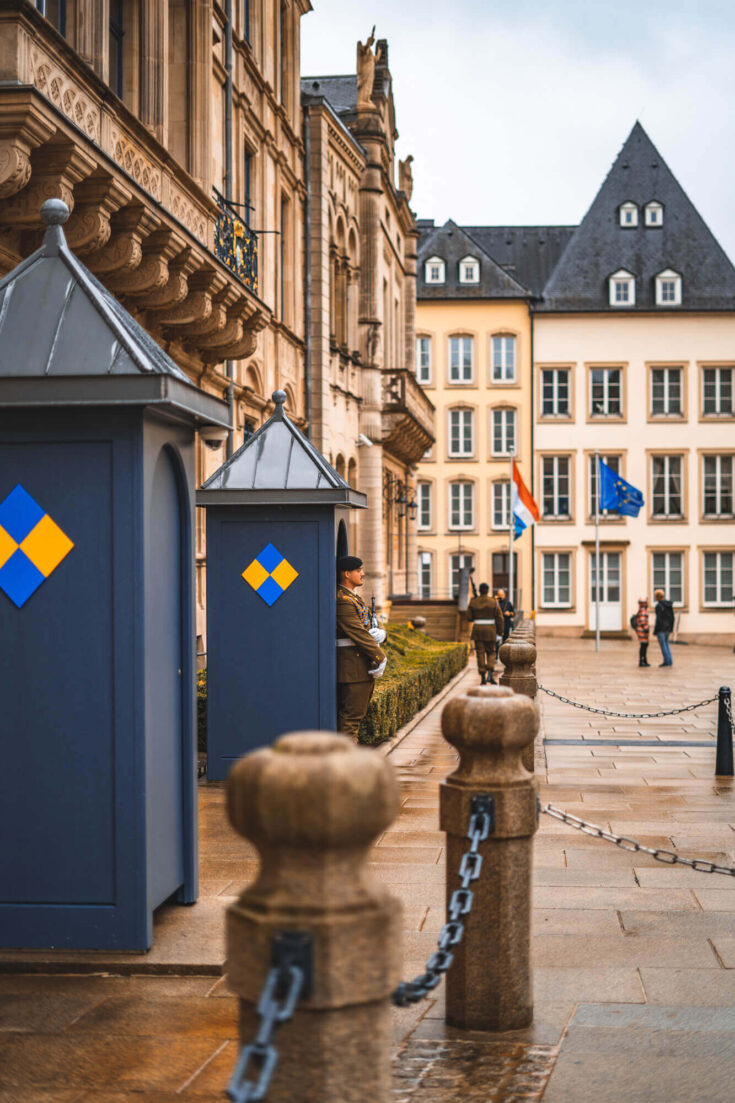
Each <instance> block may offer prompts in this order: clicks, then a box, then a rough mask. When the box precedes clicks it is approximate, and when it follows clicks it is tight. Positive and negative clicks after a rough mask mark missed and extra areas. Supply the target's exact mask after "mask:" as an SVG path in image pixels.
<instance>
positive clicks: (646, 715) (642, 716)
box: [538, 683, 732, 725]
mask: <svg viewBox="0 0 735 1103" xmlns="http://www.w3.org/2000/svg"><path fill="white" fill-rule="evenodd" d="M538 688H539V689H540V690H541V691H542V692H543V693H547V694H548V695H549V697H556V699H557V701H563V702H564V704H565V705H572V706H573V707H574V708H575V709H584V710H585V712H596V713H597V714H598V715H599V716H619V717H621V718H622V719H624V720H648V719H651V718H652V717H655V716H677V715H678V714H679V713H680V712H693V711H694V709H701V708H702V707H703V706H704V705H711V704H712V702H713V701H716V700H717V697H718V695H717V694H715V696H714V697H707V699H706V700H704V701H698V702H697V704H696V705H682V707H681V708H679V709H665V710H663V711H661V712H613V711H612V710H611V709H598V708H595V706H594V705H583V704H582V702H581V701H573V700H572V699H571V697H563V696H562V695H561V693H555V692H554V690H553V689H547V688H546V686H542V685H541V684H540V683H539V686H538ZM728 704H729V702H728ZM728 715H729V717H730V724H731V725H732V711H731V710H728Z"/></svg>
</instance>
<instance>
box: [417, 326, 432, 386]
mask: <svg viewBox="0 0 735 1103" xmlns="http://www.w3.org/2000/svg"><path fill="white" fill-rule="evenodd" d="M416 379H417V380H418V382H419V383H431V337H417V338H416Z"/></svg>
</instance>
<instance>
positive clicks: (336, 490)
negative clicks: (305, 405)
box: [197, 391, 367, 509]
mask: <svg viewBox="0 0 735 1103" xmlns="http://www.w3.org/2000/svg"><path fill="white" fill-rule="evenodd" d="M273 401H274V403H275V407H276V408H275V411H274V413H273V416H272V417H271V418H270V419H269V420H268V421H267V422H266V423H265V425H263V426H261V428H260V429H258V431H257V433H254V434H253V436H252V437H250V439H249V440H247V441H245V443H244V444H243V445H242V447H241V448H239V449H238V450H237V452H235V454H234V456H232V458H231V459H229V460H228V461H227V463H224V464H223V465H222V467H220V468H218V470H217V471H215V473H214V475H212V476H211V477H210V478H209V479H207V481H206V482H205V483H204V485H203V486H202V489H201V490H200V491H199V492H198V493H197V505H200V506H215V505H217V506H221V505H289V504H290V505H329V504H334V505H347V506H352V507H353V508H356V509H365V507H366V506H367V498H366V497H365V495H364V494H361V493H360V492H359V491H357V490H353V489H352V488H351V487H350V486H349V485H348V483H346V482H345V480H344V479H343V478H342V476H341V475H339V474H338V473H337V472H336V471H335V470H334V468H333V467H332V466H331V464H329V463H327V461H326V460H325V459H324V456H322V454H321V452H319V451H318V450H317V449H316V448H315V447H314V445H313V444H312V443H311V441H310V440H308V439H307V438H306V437H305V436H304V434H303V433H302V432H301V431H300V430H299V429H298V427H297V426H296V425H294V424H293V422H292V421H290V420H289V418H288V416H287V415H286V412H285V410H284V408H283V407H284V403H285V401H286V394H285V392H284V391H274V392H273Z"/></svg>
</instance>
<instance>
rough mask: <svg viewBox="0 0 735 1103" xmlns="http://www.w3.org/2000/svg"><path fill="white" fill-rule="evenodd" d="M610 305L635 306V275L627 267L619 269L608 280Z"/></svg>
mask: <svg viewBox="0 0 735 1103" xmlns="http://www.w3.org/2000/svg"><path fill="white" fill-rule="evenodd" d="M608 283H609V286H610V306H635V276H634V275H633V274H632V273H631V272H628V271H626V269H625V268H620V269H618V271H617V272H615V273H614V274H613V275H612V276H610V279H609V281H608Z"/></svg>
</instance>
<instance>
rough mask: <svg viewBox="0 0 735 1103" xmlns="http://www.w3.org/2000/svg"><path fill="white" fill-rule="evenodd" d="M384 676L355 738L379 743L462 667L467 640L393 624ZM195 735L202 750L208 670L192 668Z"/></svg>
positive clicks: (465, 655) (389, 632) (204, 732)
mask: <svg viewBox="0 0 735 1103" xmlns="http://www.w3.org/2000/svg"><path fill="white" fill-rule="evenodd" d="M383 650H384V651H385V653H386V655H387V656H388V665H387V667H386V670H385V674H384V675H383V677H382V678H380V679H379V680H378V682H377V684H376V686H375V692H374V693H373V697H372V700H371V702H370V705H369V707H368V710H367V714H366V716H365V719H364V720H363V722H362V726H361V728H360V742H361V743H368V744H375V743H384V742H385V740H386V739H390V738H391V736H393V735H395V733H396V732H397V731H398V729H399V728H402V727H403V725H404V724H407V723H408V721H409V720H410V719H411V717H413V716H415V715H416V713H417V712H419V711H420V710H421V709H422V708H423V707H424V705H426V704H428V702H429V701H430V700H431V698H432V697H433V696H434V694H435V693H438V692H439V690H440V689H441V688H442V686H445V685H446V684H447V682H449V681H451V679H452V678H453V677H454V675H455V674H459V672H460V670H462V669H463V667H465V666H466V665H467V654H468V648H467V644H466V643H442V642H441V641H440V640H435V639H432V637H431V636H427V635H425V633H423V632H417V631H415V629H413V628H411V627H410V626H409V625H403V624H392V625H390V627H389V628H388V639H387V640H386V641H385V643H384V644H383ZM197 735H198V745H199V750H200V751H202V752H203V751H206V749H207V671H206V669H204V670H199V671H197Z"/></svg>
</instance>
